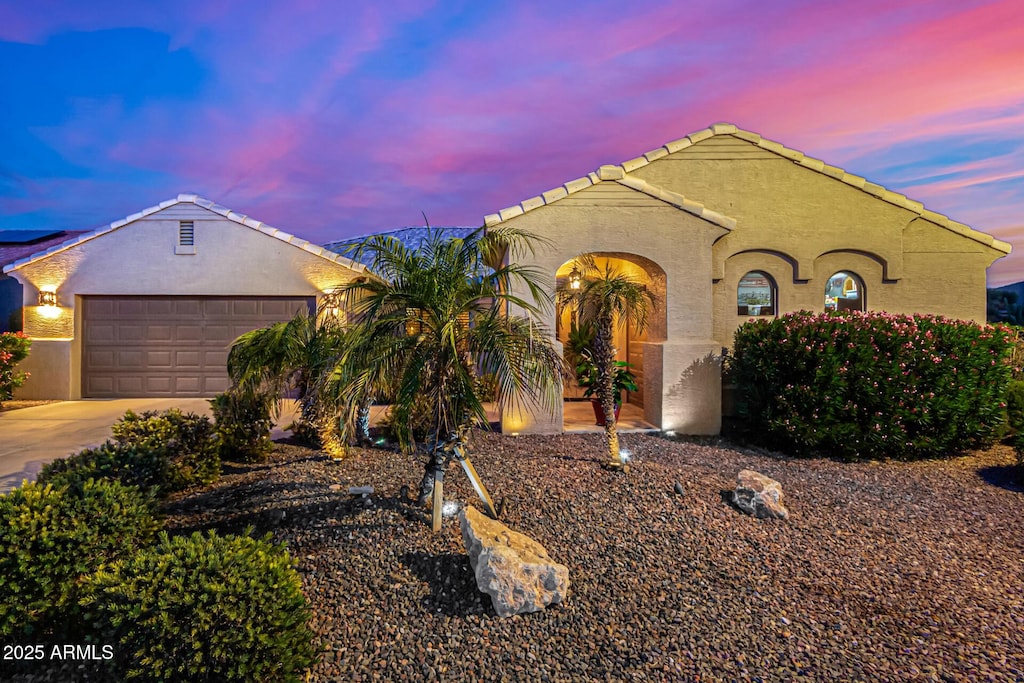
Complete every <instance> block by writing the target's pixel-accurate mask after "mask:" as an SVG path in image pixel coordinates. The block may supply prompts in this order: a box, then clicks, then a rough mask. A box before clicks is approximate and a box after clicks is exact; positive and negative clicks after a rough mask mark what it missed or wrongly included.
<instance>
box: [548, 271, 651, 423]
mask: <svg viewBox="0 0 1024 683" xmlns="http://www.w3.org/2000/svg"><path fill="white" fill-rule="evenodd" d="M581 256H586V257H590V258H592V259H593V260H594V262H595V265H596V266H597V267H598V268H599V269H601V270H602V271H603V270H604V269H605V268H606V267H611V268H612V269H613V270H614V271H616V272H620V273H623V274H625V275H628V276H630V277H632V278H634V279H635V280H637V281H638V282H640V283H641V284H643V285H644V286H645V287H647V288H648V290H649V291H650V292H651V293H652V294H654V298H655V303H654V306H653V307H652V309H651V311H650V314H649V316H648V320H647V326H646V329H644V330H637V329H635V328H634V326H632V325H617V326H616V330H615V347H616V360H619V361H623V362H626V363H628V364H629V370H630V371H631V372H632V373H633V375H634V376H635V378H636V384H637V391H635V392H627V393H626V395H625V396H624V403H625V404H627V405H629V406H632V409H631V412H632V413H633V414H634V415H636V414H641V413H642V414H644V415H645V416H646V412H647V411H646V409H645V404H648V403H649V401H645V394H646V391H645V388H646V387H647V386H657V387H660V386H661V381H660V377H659V378H657V379H658V381H657V382H654V383H650V382H649V381H648V380H649V379H650V373H651V372H655V371H656V372H660V367H659V368H657V369H655V368H654V367H653V364H648V363H645V360H644V358H645V354H644V349H645V347H646V345H648V344H651V343H656V342H662V341H664V340H665V337H666V330H667V320H666V314H665V311H666V308H667V307H666V301H665V292H666V277H665V271H664V269H662V268H661V266H659V265H658V264H657V263H655V262H654V261H651V260H650V259H647V258H644V257H642V256H638V255H636V254H629V253H624V252H590V253H588V254H585V255H581ZM580 258H581V257H580V256H578V257H575V258H572V259H569V260H568V261H565V262H564V263H562V265H560V266H559V267H558V269H557V270H556V272H555V278H556V282H557V286H558V287H559V288H565V287H571V286H572V281H573V280H574V279H575V278H577V277H579V276H580V275H581V274H582V271H583V268H582V267H581V262H580ZM555 335H556V337H557V340H558V341H559V342H560V343H561V344H562V348H563V353H564V354H565V356H566V358H567V359H568V360H570V362H572V360H573V357H574V356H575V355H577V354H578V353H579V351H580V350H581V345H582V344H584V343H585V341H584V339H583V337H582V335H580V334H579V329H578V326H576V325H575V311H573V310H571V309H570V308H569V307H564V306H560V307H559V308H558V310H556V311H555ZM649 366H650V367H649ZM583 394H584V390H583V389H581V388H580V387H579V385H578V384H577V383H576V382H575V381H574V380H569V381H567V382H566V384H565V387H564V393H563V398H564V400H565V401H567V402H576V401H582V400H584V396H583ZM654 403H655V404H660V400H659V401H655V402H654ZM646 420H647V422H648V423H649V425H653V424H657V422H658V420H657V418H656V417H655V416H653V415H652V416H650V417H646ZM649 425H648V426H649Z"/></svg>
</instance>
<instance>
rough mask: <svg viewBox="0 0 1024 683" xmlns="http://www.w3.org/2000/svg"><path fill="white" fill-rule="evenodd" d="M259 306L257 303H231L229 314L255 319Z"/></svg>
mask: <svg viewBox="0 0 1024 683" xmlns="http://www.w3.org/2000/svg"><path fill="white" fill-rule="evenodd" d="M259 311H260V305H259V302H257V301H251V300H249V301H232V302H231V313H232V315H235V316H238V317H249V318H255V317H256V316H258V315H259Z"/></svg>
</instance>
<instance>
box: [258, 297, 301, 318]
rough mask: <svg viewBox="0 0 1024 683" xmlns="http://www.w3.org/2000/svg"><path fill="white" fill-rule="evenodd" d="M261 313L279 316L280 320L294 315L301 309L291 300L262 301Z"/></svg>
mask: <svg viewBox="0 0 1024 683" xmlns="http://www.w3.org/2000/svg"><path fill="white" fill-rule="evenodd" d="M261 303H262V310H261V311H260V313H261V315H266V316H271V317H275V318H277V317H280V318H281V319H282V320H287V319H288V318H291V317H294V316H295V314H296V313H298V312H299V311H300V310H301V307H297V306H296V305H295V302H291V301H263V302H261Z"/></svg>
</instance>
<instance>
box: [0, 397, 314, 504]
mask: <svg viewBox="0 0 1024 683" xmlns="http://www.w3.org/2000/svg"><path fill="white" fill-rule="evenodd" d="M168 408H178V409H180V410H181V411H182V412H191V413H197V414H199V415H210V414H211V413H210V404H209V402H208V401H207V399H205V398H188V399H159V398H123V399H109V400H103V399H90V400H85V401H64V402H62V403H50V404H47V405H41V406H35V407H32V408H21V409H19V410H10V411H6V412H2V413H0V493H3V492H5V491H10V490H11V489H12V488H14V487H16V486H20V485H21V481H22V480H23V479H29V480H34V479H35V478H36V476H37V475H38V474H39V470H40V469H42V467H43V465H45V464H46V463H48V462H50V461H51V460H54V459H56V458H63V457H64V456H66V455H70V454H72V453H77V452H78V451H80V450H82V449H83V448H89V447H93V446H98V445H100V444H102V443H103V442H104V441H106V440H107V439H109V438H110V437H111V431H110V427H111V425H113V424H114V423H115V422H117V420H118V419H119V418H120V417H121V416H122V415H124V413H125V411H127V410H133V411H135V412H136V413H141V412H143V411H146V410H167V409H168ZM294 413H295V406H294V402H289V404H288V405H287V406H286V410H283V411H282V414H281V418H280V419H279V420H278V427H277V428H276V429H275V430H274V433H273V434H272V435H271V436H272V438H279V437H281V436H284V434H285V432H284V431H283V429H282V427H283V426H284V425H288V424H290V423H291V422H292V420H293V418H294Z"/></svg>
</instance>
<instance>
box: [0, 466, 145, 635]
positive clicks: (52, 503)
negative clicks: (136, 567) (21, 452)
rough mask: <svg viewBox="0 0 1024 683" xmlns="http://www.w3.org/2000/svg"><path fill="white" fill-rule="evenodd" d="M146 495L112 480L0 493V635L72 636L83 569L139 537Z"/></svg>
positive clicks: (131, 546)
mask: <svg viewBox="0 0 1024 683" xmlns="http://www.w3.org/2000/svg"><path fill="white" fill-rule="evenodd" d="M158 527H159V524H158V523H157V521H156V519H155V518H154V507H153V501H152V498H150V497H147V496H144V495H143V494H141V493H140V492H139V490H138V489H135V488H130V487H125V486H122V485H121V484H120V483H118V482H112V481H92V480H88V481H84V482H81V483H80V485H75V486H70V487H60V488H55V487H53V486H49V485H42V484H38V483H30V484H25V485H24V486H22V487H20V488H17V489H14V490H13V491H11V492H10V493H7V494H6V495H4V496H0V549H2V551H0V635H2V636H4V637H5V638H6V637H11V638H14V639H19V638H21V639H28V640H35V641H39V640H45V639H55V640H62V639H63V640H65V641H67V640H72V639H75V638H80V637H81V636H82V635H84V634H85V632H84V631H83V626H82V623H81V614H80V611H79V604H78V602H79V599H80V598H81V596H82V590H83V588H84V587H85V585H84V584H85V583H86V580H87V579H88V577H89V575H90V574H91V573H92V572H93V571H95V570H96V569H97V568H98V567H100V566H101V565H103V564H104V563H107V562H111V561H114V560H117V559H120V558H122V557H125V556H126V555H127V554H128V553H131V552H134V551H135V549H136V548H137V547H138V546H140V545H144V544H146V543H149V542H150V541H151V540H152V539H153V536H154V535H155V533H156V531H157V529H158Z"/></svg>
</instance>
